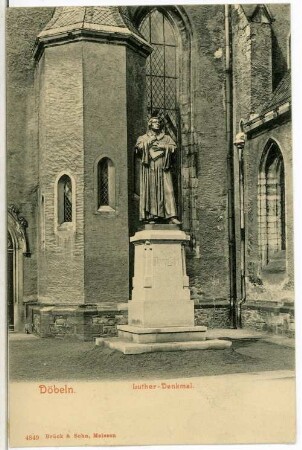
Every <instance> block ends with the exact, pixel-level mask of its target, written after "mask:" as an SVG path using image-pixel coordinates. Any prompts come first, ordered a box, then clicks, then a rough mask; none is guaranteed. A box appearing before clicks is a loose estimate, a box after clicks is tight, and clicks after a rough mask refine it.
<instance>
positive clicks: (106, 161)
mask: <svg viewBox="0 0 302 450" xmlns="http://www.w3.org/2000/svg"><path fill="white" fill-rule="evenodd" d="M97 189H98V209H99V210H102V211H110V210H113V209H115V168H114V164H113V162H112V161H111V159H110V158H102V159H101V160H100V161H99V162H98V168H97Z"/></svg>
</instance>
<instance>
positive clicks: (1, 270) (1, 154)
mask: <svg viewBox="0 0 302 450" xmlns="http://www.w3.org/2000/svg"><path fill="white" fill-rule="evenodd" d="M142 3H144V2H143V1H142V0H138V1H137V0H120V1H118V2H117V1H114V0H113V1H112V0H107V1H103V0H72V1H67V0H10V1H9V6H11V7H13V6H18V7H30V6H35V7H37V6H43V7H46V6H63V5H70V6H81V5H89V6H93V5H97V6H100V5H101V4H104V5H114V4H115V5H116V4H119V5H127V4H131V5H135V4H136V5H137V4H142ZM145 3H147V4H154V5H165V4H171V3H173V4H209V3H216V4H224V3H229V4H234V3H242V4H246V3H247V4H249V3H260V2H259V1H254V2H253V1H252V0H241V1H234V0H229V1H227V2H226V1H223V0H216V1H212V2H209V1H203V0H198V1H196V0H189V1H186V0H182V1H179V0H174V1H173V2H172V1H162V0H157V1H154V0H149V1H147V2H145ZM269 3H274V4H276V3H290V4H291V5H292V23H291V25H292V74H293V91H292V92H293V131H294V135H293V138H294V139H293V143H294V146H293V147H294V165H293V168H294V169H293V171H294V219H295V220H294V223H295V274H296V276H295V281H296V330H297V378H298V379H299V376H300V373H301V356H300V354H301V352H300V349H299V345H300V344H301V342H302V341H301V333H302V331H301V313H302V308H301V300H300V298H301V293H302V207H301V200H300V199H301V198H302V182H301V179H302V152H301V151H300V146H301V145H302V144H301V143H302V124H301V119H302V86H301V80H302V64H301V58H302V20H301V18H302V2H301V0H291V1H286V0H273V1H270V2H268V4H269ZM5 5H6V1H5V0H0V60H1V64H0V99H1V101H0V117H1V118H2V120H1V121H0V167H1V168H2V173H1V175H2V176H0V212H1V216H0V217H1V218H0V226H1V239H0V252H1V256H2V257H1V258H0V289H1V292H2V295H1V297H0V342H1V343H2V348H1V350H2V351H1V352H0V355H1V358H0V398H1V400H2V402H4V403H5V398H6V360H5V359H6V358H5V356H6V351H5V348H6V345H4V346H3V343H5V342H6V326H5V321H4V313H5V301H4V300H5V296H4V294H3V293H4V288H5V284H6V282H5V281H6V280H5V268H6V267H5V264H6V261H5V258H4V255H5V248H6V232H5V230H6V198H5V192H6V177H5V176H4V167H5V120H4V118H5V78H4V76H5V65H4V60H5V50H4V48H5V24H4V9H5ZM3 238H4V239H3ZM301 392H302V387H301V384H300V386H299V383H297V403H298V417H297V419H298V434H297V443H296V444H294V445H292V446H291V448H293V447H297V446H298V443H300V444H301V400H302V396H301ZM3 406H4V405H3V404H2V405H1V407H0V410H1V414H0V448H1V449H6V448H7V445H6V439H5V434H6V420H5V415H4V414H2V412H3ZM197 447H201V446H197ZM217 447H218V448H222V449H223V450H232V449H233V448H234V446H230V445H225V446H216V445H213V446H202V449H210V450H211V449H215V448H217ZM48 448H49V447H48ZM58 448H59V447H55V448H54V450H57V449H58ZM65 448H66V447H65ZM69 448H71V447H69ZM85 448H87V449H89V447H85ZM95 448H96V447H91V449H95ZM99 448H100V447H99ZM107 448H108V447H107ZM115 448H116V449H119V448H123V447H115ZM130 448H133V449H137V448H138V447H130ZM153 448H154V447H148V449H150V450H152V449H153ZM156 448H158V447H156ZM180 448H189V447H188V446H187V447H186V446H182V447H180V446H169V447H168V449H180ZM251 448H255V449H259V450H264V449H267V448H272V449H273V450H275V449H276V450H279V449H284V450H285V449H287V450H288V446H287V445H282V444H280V445H274V446H271V445H268V446H267V445H257V446H255V445H249V446H247V445H238V446H236V447H235V449H238V450H241V449H248V450H249V449H251Z"/></svg>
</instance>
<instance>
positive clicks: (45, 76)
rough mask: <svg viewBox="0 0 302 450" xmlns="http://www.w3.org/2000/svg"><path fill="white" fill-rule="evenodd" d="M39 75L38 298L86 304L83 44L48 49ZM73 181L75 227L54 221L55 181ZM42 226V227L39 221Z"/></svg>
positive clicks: (45, 300)
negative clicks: (42, 236)
mask: <svg viewBox="0 0 302 450" xmlns="http://www.w3.org/2000/svg"><path fill="white" fill-rule="evenodd" d="M39 64H41V71H40V89H39V90H40V103H39V183H40V195H41V197H40V204H39V207H40V210H41V208H42V204H41V198H42V195H43V196H44V199H45V201H44V209H45V212H44V224H45V225H44V226H45V245H44V247H43V245H42V243H40V251H39V265H38V271H39V299H40V301H43V302H47V303H55V302H56V301H58V299H61V301H62V302H63V301H64V302H67V303H77V302H79V303H81V302H83V301H84V254H83V253H84V201H83V200H84V199H83V191H84V161H83V159H84V158H83V147H84V144H83V81H82V80H83V73H82V43H81V42H75V43H70V44H68V45H60V46H56V47H50V48H46V49H45V51H44V55H43V57H42V60H40V62H39ZM63 174H67V175H68V176H70V177H71V180H72V184H73V185H72V189H73V192H74V194H75V195H74V197H73V206H72V208H73V212H72V214H73V223H71V222H70V223H66V224H65V225H68V227H67V226H66V227H65V226H60V224H59V222H58V215H57V208H58V199H57V195H58V181H59V178H60V177H61V176H62V175H63ZM40 226H41V227H42V226H43V223H41V222H40ZM41 231H42V230H40V233H41Z"/></svg>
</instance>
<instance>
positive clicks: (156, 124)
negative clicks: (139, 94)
mask: <svg viewBox="0 0 302 450" xmlns="http://www.w3.org/2000/svg"><path fill="white" fill-rule="evenodd" d="M164 126H165V123H164V121H163V119H162V118H161V117H158V116H153V117H151V118H150V119H149V121H148V128H149V130H153V131H161V130H162V129H163V128H164Z"/></svg>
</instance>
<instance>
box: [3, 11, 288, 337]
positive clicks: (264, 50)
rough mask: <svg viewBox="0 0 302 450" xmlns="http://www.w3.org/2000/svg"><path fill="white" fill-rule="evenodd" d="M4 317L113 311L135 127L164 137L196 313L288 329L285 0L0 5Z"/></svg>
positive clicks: (130, 202) (90, 333)
mask: <svg viewBox="0 0 302 450" xmlns="http://www.w3.org/2000/svg"><path fill="white" fill-rule="evenodd" d="M6 23H7V38H6V46H7V55H6V64H7V205H8V222H7V234H8V249H7V270H8V277H7V281H8V290H7V302H8V306H7V312H8V326H9V329H10V330H15V331H19V332H27V333H34V334H36V335H38V336H41V337H51V336H53V337H56V336H61V337H62V336H65V335H72V336H77V337H78V338H79V339H84V340H90V339H93V338H94V337H98V336H115V335H116V325H117V324H125V323H127V303H128V301H129V300H130V299H131V292H132V288H133V286H132V278H133V270H134V269H133V267H134V249H133V245H132V244H131V243H130V238H131V236H133V235H134V234H135V232H136V231H138V230H139V229H140V228H141V227H142V223H141V221H140V220H139V199H140V178H139V170H140V164H141V162H140V159H139V158H138V156H137V155H136V153H135V144H136V141H137V138H138V137H139V136H141V135H143V134H144V133H146V130H147V123H148V119H149V118H150V117H151V116H154V115H157V116H160V117H161V118H162V119H163V120H164V123H165V132H166V134H168V135H169V136H170V137H171V138H172V139H173V141H174V142H175V143H176V148H177V149H176V152H175V153H176V156H175V158H174V164H173V170H172V179H173V184H174V190H175V196H176V204H177V212H178V219H179V220H180V221H181V228H182V230H184V231H185V232H186V233H187V234H188V235H189V236H190V242H189V243H188V245H187V248H186V263H187V272H188V276H189V288H190V293H191V299H192V301H193V302H194V305H195V323H196V325H206V326H207V327H209V328H252V329H256V330H259V331H268V332H273V333H277V334H285V335H288V336H292V335H293V333H294V294H293V278H294V268H293V192H292V191H293V189H292V146H291V72H290V65H291V62H290V6H289V5H288V4H270V5H269V6H268V5H265V4H257V5H251V4H249V5H219V4H207V5H184V6H161V7H155V6H131V7H130V6H122V7H119V6H108V7H104V6H93V7H59V8H8V9H7V21H6Z"/></svg>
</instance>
